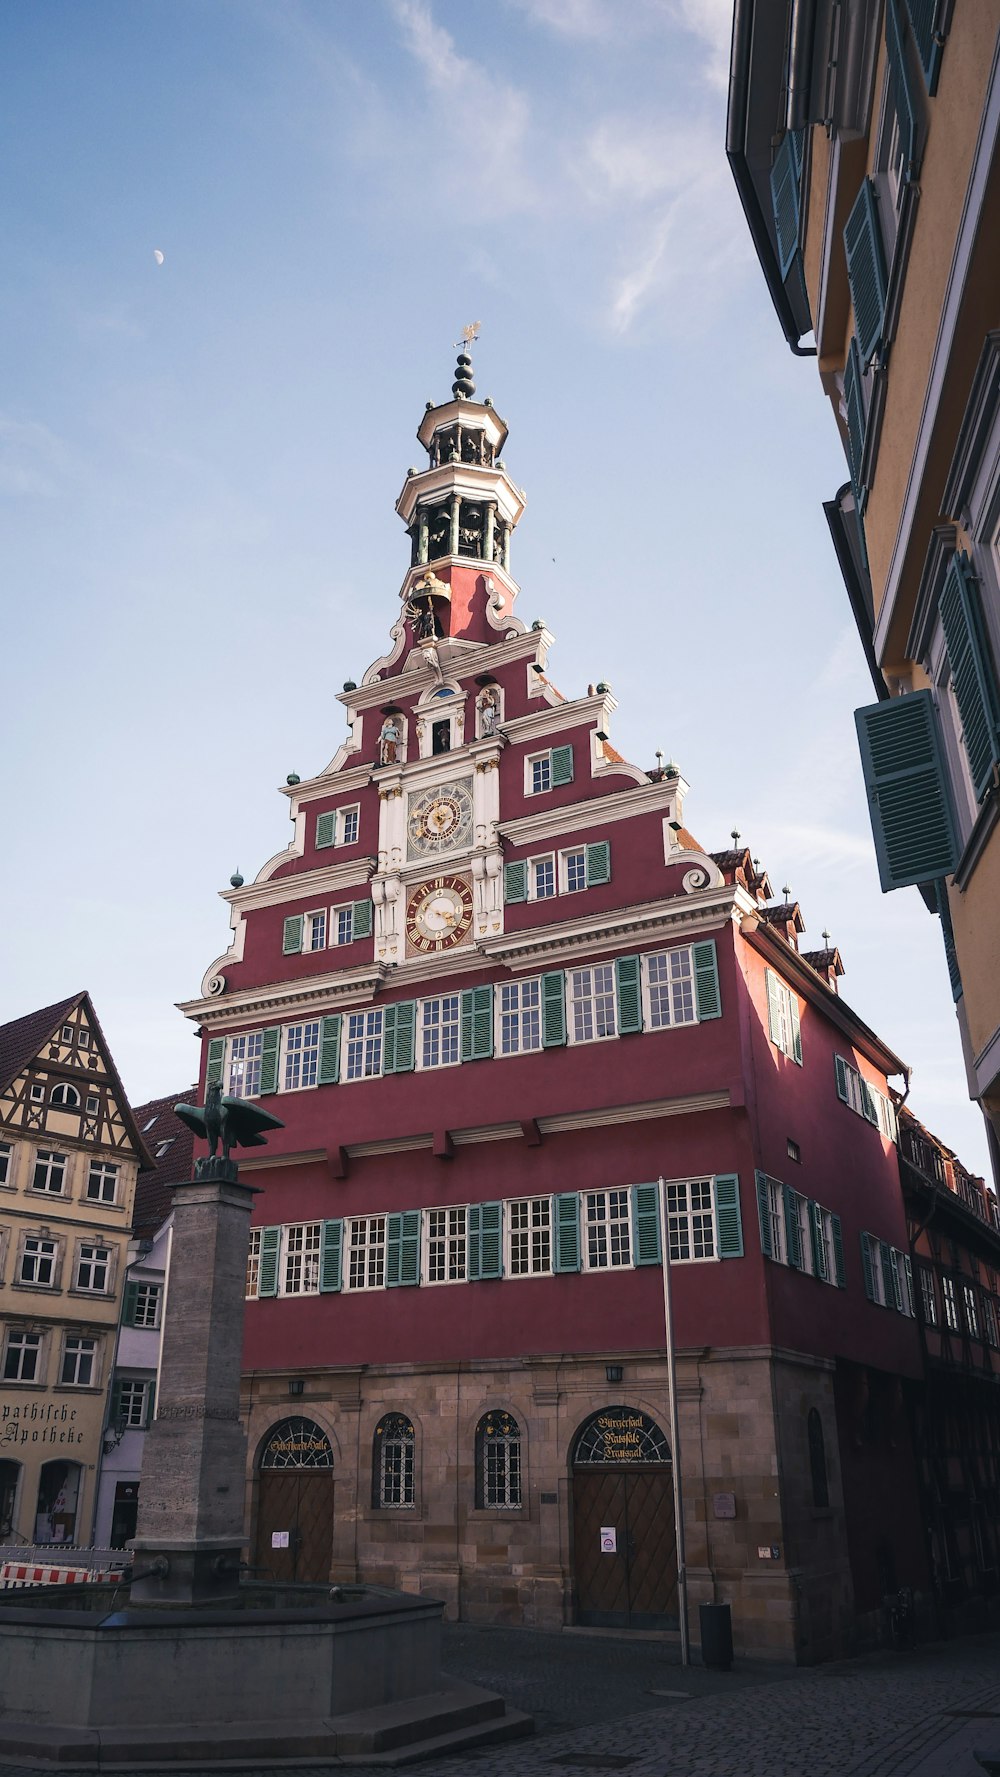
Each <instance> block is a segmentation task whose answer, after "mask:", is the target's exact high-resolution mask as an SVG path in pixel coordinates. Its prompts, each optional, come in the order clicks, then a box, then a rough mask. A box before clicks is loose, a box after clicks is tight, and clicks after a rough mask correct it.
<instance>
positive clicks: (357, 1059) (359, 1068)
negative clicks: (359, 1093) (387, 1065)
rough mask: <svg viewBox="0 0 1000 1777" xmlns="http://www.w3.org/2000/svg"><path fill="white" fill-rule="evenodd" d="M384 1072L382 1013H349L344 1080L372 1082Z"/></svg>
mask: <svg viewBox="0 0 1000 1777" xmlns="http://www.w3.org/2000/svg"><path fill="white" fill-rule="evenodd" d="M381 1072H382V1013H381V1010H379V1011H377V1012H349V1013H348V1014H347V1044H346V1062H345V1066H344V1078H345V1079H347V1080H370V1079H373V1078H375V1077H376V1076H377V1075H379V1074H381Z"/></svg>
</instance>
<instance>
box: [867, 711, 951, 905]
mask: <svg viewBox="0 0 1000 1777" xmlns="http://www.w3.org/2000/svg"><path fill="white" fill-rule="evenodd" d="M854 720H855V722H856V724H857V729H858V741H859V743H860V747H861V764H862V768H863V770H864V774H865V788H866V790H867V791H868V804H869V814H870V816H871V823H872V833H873V835H874V839H875V855H876V857H877V859H878V870H879V878H880V880H881V883H882V892H883V894H888V893H889V891H890V890H891V889H897V888H907V887H908V886H909V885H910V884H911V883H919V882H932V881H933V880H934V879H935V878H936V877H939V876H950V875H951V873H952V871H953V870H954V868H955V864H956V861H957V849H956V845H955V833H954V827H953V823H952V811H951V794H950V790H949V788H948V780H947V776H946V773H945V767H944V761H943V759H942V757H941V747H940V742H939V740H938V729H937V713H936V711H935V709H934V700H933V698H932V696H931V693H930V692H929V691H912V692H910V694H909V695H908V696H906V697H893V698H890V699H889V701H888V702H887V703H874V704H868V705H867V707H866V708H865V709H861V710H855V712H854Z"/></svg>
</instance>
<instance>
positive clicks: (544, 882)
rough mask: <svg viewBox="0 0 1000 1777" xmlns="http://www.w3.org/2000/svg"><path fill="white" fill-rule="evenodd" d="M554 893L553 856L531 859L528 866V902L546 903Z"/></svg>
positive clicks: (551, 854)
mask: <svg viewBox="0 0 1000 1777" xmlns="http://www.w3.org/2000/svg"><path fill="white" fill-rule="evenodd" d="M555 893H556V860H555V854H554V853H553V852H549V853H548V854H547V855H546V856H545V857H544V858H532V859H531V860H530V862H529V864H528V900H529V901H548V900H551V898H552V896H553V895H554V894H555Z"/></svg>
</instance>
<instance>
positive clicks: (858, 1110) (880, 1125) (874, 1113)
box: [833, 1055, 897, 1141]
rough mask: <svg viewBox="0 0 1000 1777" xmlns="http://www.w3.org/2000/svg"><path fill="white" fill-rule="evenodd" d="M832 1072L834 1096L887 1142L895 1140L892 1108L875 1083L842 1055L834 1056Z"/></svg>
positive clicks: (895, 1130)
mask: <svg viewBox="0 0 1000 1777" xmlns="http://www.w3.org/2000/svg"><path fill="white" fill-rule="evenodd" d="M833 1061H834V1072H835V1078H836V1082H837V1097H838V1098H839V1099H841V1100H842V1101H843V1103H844V1104H846V1105H847V1106H848V1108H849V1109H850V1110H852V1111H854V1112H855V1114H856V1115H857V1116H859V1117H864V1119H865V1121H866V1122H867V1123H872V1124H874V1126H875V1128H876V1129H878V1130H879V1131H880V1132H881V1133H882V1135H884V1136H885V1138H886V1140H887V1141H895V1140H896V1137H897V1128H896V1110H895V1106H894V1105H893V1103H892V1100H891V1099H889V1098H887V1097H886V1095H885V1093H884V1092H880V1091H879V1089H878V1087H877V1086H873V1085H872V1084H871V1082H870V1081H869V1080H866V1079H865V1078H864V1076H863V1075H862V1074H861V1073H860V1072H859V1071H858V1069H857V1068H856V1067H853V1066H852V1064H851V1063H850V1062H849V1061H845V1060H844V1057H843V1056H842V1055H835V1056H834V1058H833Z"/></svg>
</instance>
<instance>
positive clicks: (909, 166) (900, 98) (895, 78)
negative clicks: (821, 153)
mask: <svg viewBox="0 0 1000 1777" xmlns="http://www.w3.org/2000/svg"><path fill="white" fill-rule="evenodd" d="M885 47H886V51H887V54H888V61H889V80H890V82H891V85H892V98H893V103H894V105H895V107H896V116H897V117H898V119H899V139H900V142H901V144H902V147H903V153H904V155H905V164H904V168H903V177H904V179H907V180H910V179H915V178H916V176H917V174H918V172H919V171H920V145H919V125H920V114H919V112H918V110H917V101H916V93H915V91H914V86H915V82H914V80H913V76H912V75H911V73H910V67H909V63H908V62H907V59H906V47H905V43H904V33H903V20H902V15H901V12H900V0H886V7H885Z"/></svg>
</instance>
